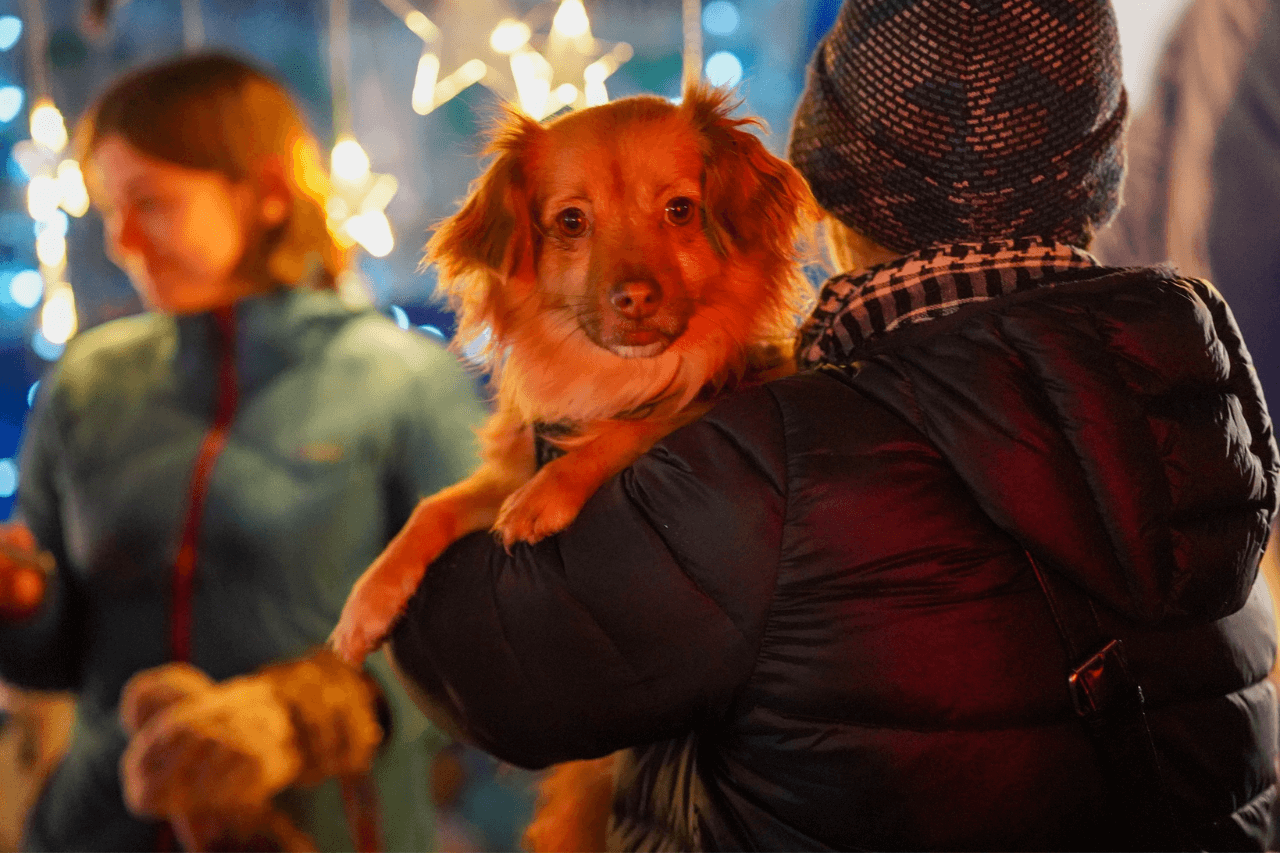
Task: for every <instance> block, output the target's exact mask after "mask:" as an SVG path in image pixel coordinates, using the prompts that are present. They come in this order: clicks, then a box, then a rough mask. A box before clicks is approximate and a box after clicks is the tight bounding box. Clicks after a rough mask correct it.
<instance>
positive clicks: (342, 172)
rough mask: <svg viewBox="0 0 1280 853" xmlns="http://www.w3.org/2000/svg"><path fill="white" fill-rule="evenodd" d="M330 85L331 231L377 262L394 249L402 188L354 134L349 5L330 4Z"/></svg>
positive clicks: (336, 0)
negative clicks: (391, 215)
mask: <svg viewBox="0 0 1280 853" xmlns="http://www.w3.org/2000/svg"><path fill="white" fill-rule="evenodd" d="M411 11H412V8H411ZM424 17H425V16H424ZM428 23H430V22H429V21H428ZM329 85H330V91H331V93H332V96H333V128H334V145H333V151H332V153H331V154H330V159H329V177H330V180H331V183H332V191H331V195H330V197H329V202H328V209H327V210H326V213H327V216H328V223H329V229H330V231H332V232H333V234H334V235H335V236H336V237H337V238H338V239H339V240H340V241H341V242H344V243H346V244H347V245H351V244H352V243H358V244H359V245H360V246H361V247H363V248H364V250H365V251H367V252H368V253H369V254H370V255H373V256H374V257H375V258H381V257H385V256H386V255H388V254H390V252H391V250H392V249H393V248H394V247H395V236H394V234H393V233H392V231H391V222H390V221H389V220H388V219H387V215H386V213H385V208H386V206H387V203H388V202H390V201H391V198H392V196H394V195H395V193H396V189H397V186H398V184H397V182H396V179H395V177H394V176H392V175H379V174H377V173H375V172H374V171H373V170H372V169H371V167H370V163H369V155H368V154H366V153H365V150H364V148H362V147H361V146H360V143H359V142H357V141H356V138H355V133H354V131H353V127H354V125H353V121H352V115H351V17H350V6H349V4H348V0H329Z"/></svg>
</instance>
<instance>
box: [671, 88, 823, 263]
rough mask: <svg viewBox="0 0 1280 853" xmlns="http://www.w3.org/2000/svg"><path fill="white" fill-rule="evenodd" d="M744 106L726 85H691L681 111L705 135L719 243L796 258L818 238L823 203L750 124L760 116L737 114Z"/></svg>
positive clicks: (707, 190) (711, 226)
mask: <svg viewBox="0 0 1280 853" xmlns="http://www.w3.org/2000/svg"><path fill="white" fill-rule="evenodd" d="M737 106H738V104H737V103H736V102H734V101H732V93H731V92H730V91H729V90H727V89H718V88H712V87H711V86H708V85H706V84H703V83H697V84H694V85H692V86H690V87H689V88H688V89H687V90H686V91H685V95H684V101H683V102H682V104H681V109H682V110H685V111H686V114H687V115H688V117H689V120H690V121H691V122H692V124H693V126H694V128H695V130H696V131H697V132H698V133H699V134H700V135H701V137H702V139H703V152H702V154H703V161H704V164H705V169H706V173H705V180H704V186H703V206H704V208H705V210H706V216H707V228H708V232H709V234H710V236H711V239H712V243H713V244H714V245H715V246H716V248H717V249H718V250H719V251H720V252H721V254H724V255H728V254H729V252H730V251H731V250H737V251H739V252H742V251H746V250H750V249H761V248H762V249H764V250H765V251H766V252H767V253H768V255H769V256H770V257H772V258H776V259H778V260H780V261H782V260H785V261H787V262H790V261H791V260H793V259H794V258H796V256H797V244H798V243H799V242H801V241H802V239H803V240H804V241H811V240H812V234H813V229H814V227H815V225H816V223H817V221H818V218H819V208H818V203H817V201H815V200H814V197H813V193H811V192H810V191H809V185H808V183H806V182H805V179H804V177H803V176H802V175H801V174H800V173H799V172H798V171H797V170H796V168H795V167H794V166H792V165H791V164H790V163H788V162H787V161H785V160H783V159H781V158H779V157H775V156H774V155H773V154H771V153H769V151H768V149H766V148H765V147H764V144H763V143H762V142H761V141H760V139H759V138H758V137H757V136H755V135H754V134H752V133H750V132H749V131H747V130H744V129H743V128H745V127H750V126H758V127H760V126H763V122H762V121H761V120H760V119H757V118H732V117H731V116H730V113H731V112H732V111H733V110H734V109H735V108H736V107H737Z"/></svg>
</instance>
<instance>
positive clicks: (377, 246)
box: [325, 134, 399, 258]
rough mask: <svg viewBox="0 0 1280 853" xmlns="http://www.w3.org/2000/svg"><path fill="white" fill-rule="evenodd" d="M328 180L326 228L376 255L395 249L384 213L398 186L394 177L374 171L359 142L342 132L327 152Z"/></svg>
mask: <svg viewBox="0 0 1280 853" xmlns="http://www.w3.org/2000/svg"><path fill="white" fill-rule="evenodd" d="M329 179H330V182H331V184H332V192H331V194H330V196H329V201H328V207H327V209H326V211H325V212H326V214H327V215H328V219H329V229H330V230H331V231H332V232H333V233H334V234H335V235H337V237H338V239H339V240H342V241H344V242H346V243H347V245H350V244H351V243H358V244H360V246H362V247H363V248H364V250H365V251H366V252H368V253H369V254H370V255H373V256H374V257H375V258H385V257H386V256H387V255H388V254H390V253H391V250H392V249H393V248H395V236H394V235H393V234H392V233H391V222H390V221H389V220H388V219H387V214H386V209H387V204H388V203H389V202H390V201H391V199H392V197H394V196H395V194H396V190H397V189H398V188H399V184H398V183H397V181H396V179H395V176H394V175H381V174H378V173H377V172H374V171H373V170H372V169H371V168H370V165H369V155H368V154H366V153H365V152H364V149H363V148H361V147H360V143H359V142H357V141H356V139H355V137H354V136H351V135H350V134H343V135H342V136H340V137H339V138H338V141H337V143H336V144H335V145H334V146H333V153H332V155H330V167H329Z"/></svg>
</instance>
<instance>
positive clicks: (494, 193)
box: [423, 106, 545, 336]
mask: <svg viewBox="0 0 1280 853" xmlns="http://www.w3.org/2000/svg"><path fill="white" fill-rule="evenodd" d="M544 132H545V131H544V130H543V128H542V126H541V125H540V124H538V123H537V122H536V121H534V120H533V119H531V118H529V117H528V116H526V115H524V114H523V113H521V112H520V111H519V110H517V109H516V108H515V107H512V106H506V107H505V108H504V115H503V117H502V118H501V119H500V120H499V122H498V123H497V124H496V125H495V127H494V129H493V130H492V131H491V132H490V136H489V144H488V147H487V148H486V149H485V154H491V155H494V159H493V161H492V162H491V163H490V164H489V167H488V168H487V169H486V170H485V171H484V173H483V174H482V175H481V176H480V177H479V178H478V179H476V181H475V183H474V184H472V186H471V191H470V193H469V195H468V196H467V199H466V201H465V202H464V203H463V205H462V209H461V210H459V211H458V212H457V213H455V214H454V215H453V216H450V217H449V218H448V219H446V220H444V221H443V222H442V223H440V225H439V226H438V227H437V228H436V231H435V234H434V235H432V237H431V239H430V241H428V243H427V246H426V256H425V258H424V260H423V263H424V264H431V263H434V264H437V265H438V267H439V271H440V278H439V288H438V289H439V292H440V294H441V295H443V296H445V297H446V298H447V299H448V301H449V304H450V305H451V307H453V309H454V310H455V311H457V312H458V315H459V316H458V321H459V327H460V328H459V332H460V334H463V335H464V336H465V333H466V331H467V329H466V328H465V327H466V326H474V327H475V329H474V331H477V332H479V331H480V328H481V327H483V326H485V325H493V326H495V328H494V331H495V333H499V334H500V333H501V329H499V328H497V326H498V325H500V324H501V322H502V319H503V316H504V315H505V313H506V312H505V311H504V306H503V302H504V300H503V291H504V286H505V285H506V284H507V283H508V282H509V281H511V280H512V279H517V278H525V279H528V278H531V277H532V268H533V260H534V251H535V245H534V240H535V237H536V234H535V231H534V228H533V221H532V218H531V214H530V197H529V193H528V190H527V187H526V179H525V163H526V161H527V157H526V154H527V152H528V151H529V148H530V146H531V145H532V144H533V143H534V142H535V140H536V139H537V138H538V136H540V135H541V134H542V133H544Z"/></svg>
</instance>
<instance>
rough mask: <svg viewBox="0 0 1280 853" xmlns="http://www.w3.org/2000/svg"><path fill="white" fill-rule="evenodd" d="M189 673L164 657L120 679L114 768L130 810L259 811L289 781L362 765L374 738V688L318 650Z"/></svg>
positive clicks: (166, 813) (161, 813)
mask: <svg viewBox="0 0 1280 853" xmlns="http://www.w3.org/2000/svg"><path fill="white" fill-rule="evenodd" d="M194 672H198V670H195V671H194ZM198 681H199V679H198V677H196V676H194V675H193V669H192V668H191V667H189V666H186V665H184V664H170V665H167V666H163V667H158V668H156V669H154V670H148V671H146V672H142V673H139V674H138V675H136V676H134V678H132V679H130V681H129V683H128V684H126V685H125V688H124V691H123V693H122V695H121V702H120V705H121V712H122V715H123V716H124V717H125V719H123V720H122V722H124V723H125V725H126V728H129V727H131V726H136V731H135V733H134V735H133V738H132V739H131V741H130V743H129V746H128V748H127V749H126V750H125V753H124V755H123V756H122V757H121V759H120V777H121V783H122V785H123V788H124V798H125V803H126V804H127V805H128V807H129V808H130V810H131V811H133V812H135V813H137V814H141V815H151V816H156V817H170V816H186V815H207V814H221V815H225V814H238V815H250V814H261V813H263V812H265V811H266V810H267V809H268V808H269V806H270V800H271V798H272V797H273V796H274V795H275V794H276V793H278V792H279V791H281V790H283V789H284V788H286V787H288V786H290V785H313V784H316V783H318V782H320V781H321V780H323V779H325V778H328V777H330V776H337V775H347V774H354V773H361V772H364V771H365V770H367V769H368V767H369V765H370V764H371V762H372V760H373V756H374V752H375V750H376V748H377V746H378V743H379V742H380V741H381V739H382V727H381V726H380V725H379V722H378V710H379V708H378V705H379V702H380V701H381V694H380V692H379V691H378V689H377V687H376V686H375V685H374V683H373V681H372V680H371V679H370V678H369V677H368V676H366V675H365V674H364V673H363V672H362V671H361V670H359V669H355V668H353V667H350V666H348V665H347V664H345V663H343V662H342V661H341V660H339V659H338V658H337V657H336V656H335V655H334V654H333V653H332V652H329V651H327V650H322V651H320V652H317V653H316V654H314V655H312V656H311V657H308V658H303V659H301V660H296V661H290V662H287V663H281V664H275V665H273V666H269V667H266V668H264V669H262V670H260V671H258V672H256V673H254V674H252V675H246V676H240V677H238V678H231V679H228V680H226V681H224V682H221V683H218V684H212V683H210V684H208V685H205V686H203V687H201V686H200V685H199V684H198ZM175 697H179V698H175Z"/></svg>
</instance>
